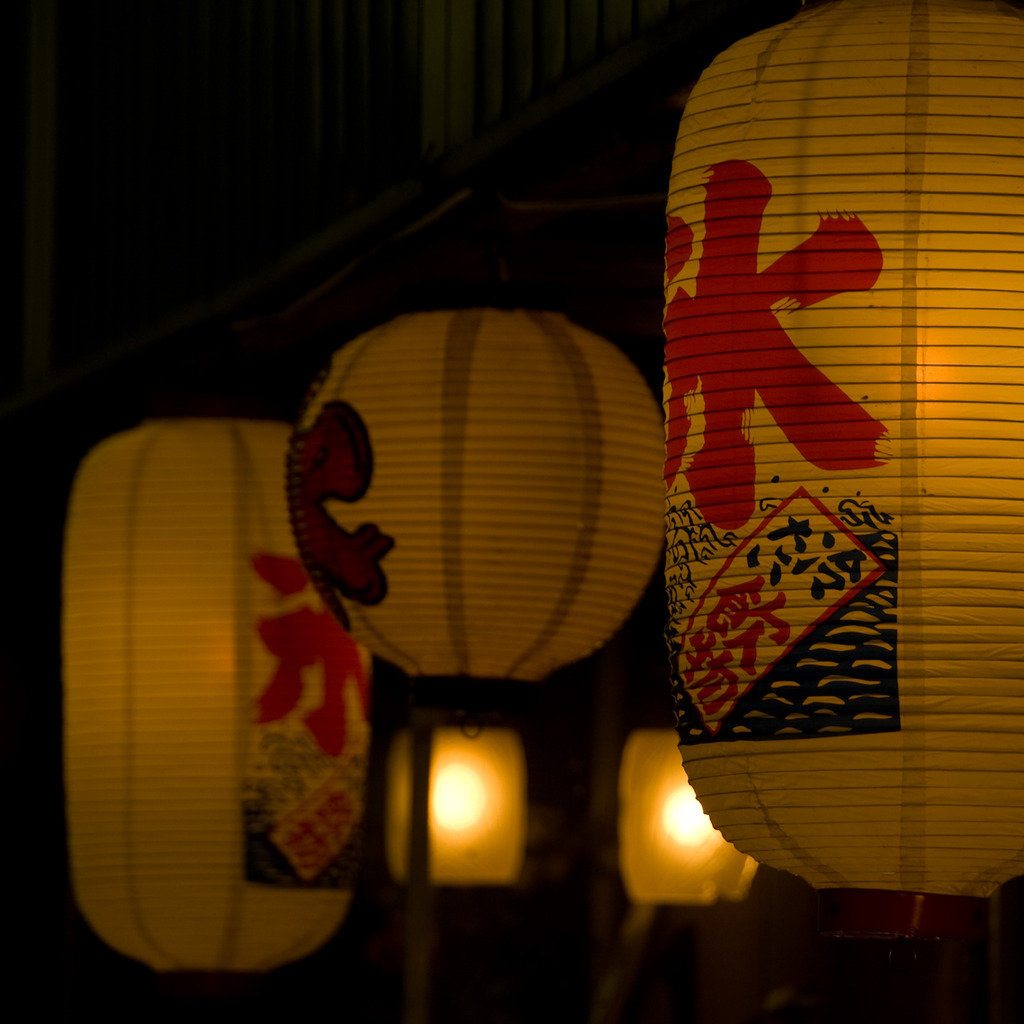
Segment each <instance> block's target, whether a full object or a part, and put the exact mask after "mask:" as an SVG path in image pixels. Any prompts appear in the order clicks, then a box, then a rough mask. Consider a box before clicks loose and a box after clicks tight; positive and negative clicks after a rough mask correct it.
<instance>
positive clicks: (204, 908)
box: [64, 419, 369, 971]
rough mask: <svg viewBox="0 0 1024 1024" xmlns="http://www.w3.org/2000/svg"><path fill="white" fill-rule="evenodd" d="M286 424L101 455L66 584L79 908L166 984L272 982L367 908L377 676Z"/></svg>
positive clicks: (86, 472) (85, 466) (69, 770)
mask: <svg viewBox="0 0 1024 1024" xmlns="http://www.w3.org/2000/svg"><path fill="white" fill-rule="evenodd" d="M287 438H288V428H287V427H286V426H285V425H284V424H280V423H271V422H252V421H244V420H212V419H196V420H190V419H179V420H154V421H149V422H146V423H144V424H143V425H142V426H140V427H138V428H136V429H134V430H130V431H127V432H126V433H123V434H118V435H116V436H115V437H112V438H109V439H108V440H106V441H104V442H103V443H102V444H100V445H98V446H97V447H96V448H94V449H93V450H92V451H91V452H90V453H89V455H88V456H87V457H86V459H85V460H84V462H83V463H82V466H81V467H80V469H79V471H78V474H77V476H76V478H75V483H74V489H73V492H72V496H71V503H70V507H69V510H68V522H67V535H66V545H65V563H64V565H65V568H64V669H65V705H64V706H65V773H66V794H67V821H68V830H69V845H70V856H71V871H72V883H73V887H74V893H75V897H76V900H77V902H78V905H79V906H80V908H81V910H82V912H83V913H84V915H85V917H86V919H87V920H88V921H89V923H90V924H91V925H92V927H93V929H94V930H95V931H96V932H97V933H98V934H99V936H100V937H101V938H102V939H104V940H105V941H106V942H107V943H109V944H110V945H111V946H113V947H114V948H115V949H117V950H119V951H120V952H122V953H125V954H127V955H129V956H132V957H135V958H137V959H139V960H142V961H143V962H145V963H147V964H149V965H150V966H151V967H153V968H154V969H157V970H160V971H262V970H267V969H269V968H271V967H275V966H278V965H279V964H282V963H285V962H287V961H289V960H294V959H296V958H298V957H301V956H303V955H305V954H307V953H309V952H311V951H312V950H314V949H316V948H317V947H318V946H319V945H320V944H321V943H323V942H324V941H325V940H326V939H327V938H328V937H329V936H330V935H331V934H332V933H333V932H334V931H335V929H336V928H337V927H338V925H339V923H340V922H341V921H342V919H343V918H344V915H345V913H346V911H347V909H348V906H349V903H350V901H351V898H352V884H353V878H352V875H353V871H354V867H355V859H354V858H355V856H356V854H357V852H358V846H359V843H358V838H359V831H360V821H361V818H362V805H363V799H364V797H363V784H364V778H365V767H366V757H367V754H368V746H369V726H368V723H367V706H366V703H367V699H368V692H367V688H368V676H367V673H368V671H369V663H368V657H367V655H366V653H365V651H362V650H361V649H360V648H359V647H358V645H356V644H355V643H354V642H353V641H352V640H351V638H349V637H347V636H346V635H345V633H344V632H343V630H342V629H341V628H340V626H338V624H337V623H336V622H335V620H334V618H333V616H331V615H330V613H329V612H327V610H326V609H324V608H323V605H322V604H321V602H320V601H319V598H318V597H317V595H316V593H315V591H314V589H313V588H312V586H310V585H309V584H308V580H307V577H306V575H305V571H304V570H303V568H302V565H301V562H300V561H299V559H298V557H297V553H296V552H295V549H294V543H293V541H292V538H291V534H290V530H289V524H288V519H287V514H286V503H285V495H284V459H285V452H286V449H287Z"/></svg>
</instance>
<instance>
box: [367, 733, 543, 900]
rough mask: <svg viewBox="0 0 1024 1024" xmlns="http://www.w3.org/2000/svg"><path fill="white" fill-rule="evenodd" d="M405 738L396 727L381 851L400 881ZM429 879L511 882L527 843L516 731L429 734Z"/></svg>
mask: <svg viewBox="0 0 1024 1024" xmlns="http://www.w3.org/2000/svg"><path fill="white" fill-rule="evenodd" d="M410 756H411V753H410V743H409V733H408V732H407V731H404V730H403V731H402V732H399V733H398V734H397V735H396V736H395V739H394V740H393V741H392V745H391V750H390V753H389V755H388V803H387V829H386V833H385V841H386V842H385V850H386V855H387V859H388V868H389V870H390V871H391V874H392V875H393V876H394V877H395V878H396V879H398V880H399V881H405V879H406V877H407V876H408V873H409V867H408V865H409V815H410V792H409V781H410V770H409V761H410ZM429 814H430V818H429V822H430V824H429V829H430V831H429V843H430V879H431V881H432V882H434V883H436V884H438V885H511V884H512V883H513V882H515V880H516V879H517V878H518V877H519V872H520V870H521V869H522V865H523V850H524V847H525V844H526V756H525V754H524V751H523V744H522V741H521V740H520V739H519V735H518V734H517V733H516V732H515V730H513V729H484V730H483V731H482V732H480V733H478V734H477V735H475V736H467V735H466V734H465V733H464V732H463V731H462V730H461V729H456V728H441V729H435V730H434V732H433V745H432V749H431V759H430V811H429Z"/></svg>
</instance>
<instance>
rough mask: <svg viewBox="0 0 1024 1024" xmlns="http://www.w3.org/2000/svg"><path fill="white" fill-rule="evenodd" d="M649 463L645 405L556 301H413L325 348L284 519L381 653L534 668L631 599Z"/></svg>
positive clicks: (587, 643)
mask: <svg viewBox="0 0 1024 1024" xmlns="http://www.w3.org/2000/svg"><path fill="white" fill-rule="evenodd" d="M661 462H662V440H661V417H660V415H659V414H658V411H657V406H656V404H655V402H654V401H653V398H652V396H651V395H650V392H649V389H648V388H647V386H646V384H645V382H644V380H643V378H642V377H641V376H640V375H639V373H638V372H637V371H636V369H635V368H634V367H633V365H632V363H630V361H629V360H628V359H627V358H626V357H625V356H624V355H623V354H622V353H621V352H620V351H619V350H618V349H617V348H615V346H613V345H612V344H610V343H609V342H607V341H605V340H604V339H602V338H599V337H597V336H596V335H594V334H591V333H590V332H588V331H585V330H583V329H582V328H580V327H577V326H576V325H574V324H572V323H570V322H569V321H568V320H566V319H565V317H563V316H562V315H561V314H556V313H538V312H529V311H524V310H515V311H511V310H496V309H467V310H458V311H439V312H431V313H417V314H409V315H406V316H402V317H399V318H398V319H397V320H394V321H392V322H390V323H388V324H385V325H384V326H382V327H380V328H377V329H376V330H373V331H370V332H369V333H368V334H364V335H362V336H361V337H359V338H356V339H355V340H354V341H352V342H350V343H349V344H348V345H346V346H345V347H344V348H343V349H341V350H340V351H339V352H338V353H337V354H336V355H335V357H334V360H333V362H332V363H331V366H330V368H329V370H328V371H327V373H326V374H325V375H324V377H323V379H322V381H321V382H320V383H319V386H318V387H317V388H316V390H315V393H314V395H313V397H312V398H311V400H310V402H309V404H308V406H307V408H306V409H305V411H304V413H303V415H302V417H301V421H300V423H299V426H298V429H297V431H296V434H295V437H294V440H293V448H292V457H291V467H292V470H291V484H290V494H291V503H292V516H293V521H294V524H295V530H296V537H297V539H298V543H299V549H300V551H302V553H303V557H304V559H305V561H306V564H307V567H308V568H309V570H310V574H311V576H312V577H313V578H314V580H315V581H316V582H317V584H318V586H320V588H321V590H322V592H323V593H324V595H325V597H326V599H327V600H328V601H329V602H331V603H332V605H333V606H334V607H335V608H336V609H337V611H338V614H339V616H341V617H342V618H343V619H344V617H345V616H347V619H348V621H349V622H350V624H351V629H352V633H353V635H354V636H355V637H356V638H357V639H359V640H360V641H361V642H362V643H365V644H366V645H367V646H368V647H369V648H370V649H371V650H372V651H373V652H374V653H375V654H378V655H380V656H381V657H383V658H386V659H388V660H389V661H391V662H393V663H394V664H396V665H398V666H399V667H401V668H402V669H404V670H405V671H406V672H407V673H408V674H409V675H412V676H463V677H473V678H475V679H516V680H526V681H537V680H540V679H543V678H544V677H545V676H546V675H548V673H550V672H551V671H552V670H553V669H555V668H557V667H558V666H560V665H563V664H566V663H568V662H570V661H574V660H576V659H577V658H581V657H583V656H584V655H586V654H588V653H590V652H591V651H592V650H593V649H594V648H595V647H596V646H598V645H599V644H600V643H602V642H603V641H604V640H605V639H606V638H607V637H608V636H609V635H610V634H611V633H612V632H613V631H614V630H615V629H617V628H618V626H619V625H620V623H621V622H622V620H623V619H624V618H625V617H626V616H627V615H628V614H629V612H630V611H631V610H632V608H633V605H634V604H635V602H636V600H637V599H638V597H639V596H640V593H641V592H642V590H643V587H644V586H645V584H646V583H647V581H648V578H649V574H650V572H651V570H652V569H653V566H654V564H655V561H656V559H657V553H658V551H659V550H660V549H661V544H662V530H661V506H662V500H663V495H662V494H661V493H660V484H659V479H658V478H659V476H660V466H661ZM342 606H343V607H342Z"/></svg>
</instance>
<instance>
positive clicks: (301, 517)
mask: <svg viewBox="0 0 1024 1024" xmlns="http://www.w3.org/2000/svg"><path fill="white" fill-rule="evenodd" d="M295 449H296V450H297V452H298V455H297V456H293V458H292V465H293V467H294V470H295V471H296V473H297V476H298V478H299V485H298V487H297V488H296V489H295V490H294V491H293V492H292V494H291V498H292V502H293V504H292V516H293V518H294V519H295V521H296V525H297V529H296V533H297V535H298V537H299V543H300V545H301V547H302V550H303V554H304V555H305V556H306V557H307V558H309V559H310V561H311V562H312V563H313V564H314V566H315V567H316V568H317V569H319V570H320V572H322V573H323V574H324V576H325V577H326V578H327V580H328V581H329V582H330V583H331V585H332V586H334V587H337V588H338V590H340V591H341V593H342V594H344V595H345V596H346V597H348V598H351V599H352V600H354V601H359V602H360V603H362V604H377V603H378V602H380V601H381V600H382V599H383V597H384V595H385V594H386V593H387V579H386V577H385V576H384V571H383V570H382V569H381V567H380V564H379V563H380V560H381V559H382V558H383V557H384V556H385V555H386V554H387V553H388V552H389V551H390V550H391V548H392V547H393V546H394V543H395V542H394V539H393V538H391V537H389V536H388V535H387V534H386V533H381V531H380V530H379V529H378V527H377V526H376V525H375V524H374V523H363V525H362V526H360V527H359V528H358V529H357V530H356V531H355V532H354V533H349V532H348V530H346V529H344V528H343V527H341V526H339V525H338V524H337V523H336V522H335V521H334V519H333V518H332V517H331V516H330V515H329V514H328V512H327V510H326V509H325V508H324V502H325V501H326V500H327V499H328V498H336V499H338V500H340V501H349V502H351V501H358V500H359V499H360V498H361V497H362V496H363V495H364V494H365V493H366V489H367V487H369V486H370V477H371V476H372V474H373V449H372V448H371V446H370V438H369V435H368V434H367V432H366V425H365V424H364V423H363V420H362V417H360V415H359V413H357V412H356V411H355V409H353V408H352V406H351V405H349V404H348V403H347V402H328V403H327V404H326V405H325V406H324V407H323V408H322V409H321V410H320V414H319V415H318V416H317V418H316V422H315V423H314V424H313V425H312V426H311V427H310V428H309V429H308V430H307V431H305V433H304V434H303V435H302V436H301V438H300V440H299V442H298V443H297V444H296V445H295Z"/></svg>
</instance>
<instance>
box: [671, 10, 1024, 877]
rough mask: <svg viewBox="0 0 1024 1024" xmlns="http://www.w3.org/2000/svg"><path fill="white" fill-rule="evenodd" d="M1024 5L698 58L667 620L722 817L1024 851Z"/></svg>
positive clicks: (940, 854)
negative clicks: (703, 68)
mask: <svg viewBox="0 0 1024 1024" xmlns="http://www.w3.org/2000/svg"><path fill="white" fill-rule="evenodd" d="M1022 68H1024V22H1022V20H1021V17H1020V15H1019V13H1017V12H1012V11H1010V10H1008V9H1007V8H1005V7H1001V6H998V5H996V4H993V3H987V2H964V0H929V2H915V3H913V4H911V3H909V2H891V0H885V2H879V0H842V2H838V3H834V4H828V5H823V6H820V7H813V8H811V9H808V10H806V11H805V12H803V13H802V14H801V15H799V16H798V17H796V18H795V19H794V20H793V21H791V22H790V23H788V24H786V25H783V26H780V27H777V28H774V29H771V30H768V31H766V32H762V33H759V34H758V35H755V36H753V37H751V38H749V39H746V40H744V41H742V42H740V43H737V44H736V45H735V46H733V47H732V48H731V49H730V50H728V51H727V52H726V53H724V54H723V55H722V56H721V57H719V58H718V59H717V60H716V61H715V62H714V63H713V64H712V65H711V67H710V68H709V69H708V70H707V72H706V73H705V74H704V75H703V77H702V78H701V80H700V82H699V84H698V86H697V87H696V88H695V90H694V92H693V95H692V97H691V99H690V101H689V103H688V105H687V110H686V113H685V115H684V117H683V121H682V124H681V127H680V133H679V141H678V145H677V151H676V158H675V163H674V169H673V175H672V183H671V189H670V198H669V218H670V220H669V243H668V256H667V262H668V283H667V292H666V298H667V308H666V332H667V336H668V345H667V350H666V352H667V357H666V359H667V361H666V408H667V411H668V420H669V423H668V428H667V430H668V449H669V455H668V460H667V463H666V475H667V477H668V481H669V484H670V493H669V499H668V540H669V554H668V568H667V578H668V587H669V594H670V602H671V612H672V623H671V626H670V643H671V650H672V657H673V662H674V665H675V666H676V669H677V682H676V689H675V692H676V697H677V706H678V709H679V711H680V714H681V716H682V717H681V722H680V736H681V739H682V741H683V743H684V744H685V746H684V754H685V758H686V764H687V770H688V772H689V774H690V778H691V780H692V781H693V784H694V787H695V789H696V790H697V792H698V794H699V795H700V797H701V800H702V801H703V803H704V805H705V807H706V808H707V809H708V810H709V813H710V814H711V817H712V819H713V820H714V822H715V823H716V824H717V825H718V827H719V828H721V830H722V832H723V834H724V835H725V836H726V838H727V839H729V840H731V841H733V842H734V843H735V844H736V845H737V846H738V847H739V848H740V849H742V850H744V851H745V852H748V853H750V854H752V855H754V856H755V857H757V858H758V859H759V860H761V861H763V862H764V863H767V864H771V865H773V866H776V867H780V868H785V869H787V870H790V871H794V872H796V873H797V874H800V875H802V876H804V877H805V878H807V879H808V880H809V881H811V882H812V883H813V884H815V885H839V886H870V887H877V888H904V889H910V890H916V891H925V892H936V893H960V894H966V895H985V894H987V893H988V892H990V891H991V889H992V888H993V887H994V886H995V885H997V884H998V883H999V882H1001V881H1003V880H1005V879H1007V878H1009V877H1012V876H1014V875H1017V874H1020V873H1021V872H1022V871H1024V610H1022V609H1024V596H1022V595H1024V587H1022V575H1021V572H1022V569H1024V542H1022V540H1021V537H1022V536H1024V531H1022V525H1024V519H1022V513H1024V473H1022V470H1021V465H1022V463H1021V455H1022V454H1024V416H1022V405H1021V399H1020V394H1021V388H1020V385H1021V384H1022V383H1024V188H1022V182H1024V78H1022V75H1021V69H1022Z"/></svg>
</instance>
